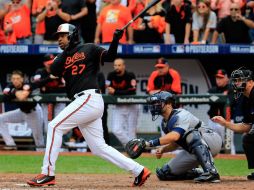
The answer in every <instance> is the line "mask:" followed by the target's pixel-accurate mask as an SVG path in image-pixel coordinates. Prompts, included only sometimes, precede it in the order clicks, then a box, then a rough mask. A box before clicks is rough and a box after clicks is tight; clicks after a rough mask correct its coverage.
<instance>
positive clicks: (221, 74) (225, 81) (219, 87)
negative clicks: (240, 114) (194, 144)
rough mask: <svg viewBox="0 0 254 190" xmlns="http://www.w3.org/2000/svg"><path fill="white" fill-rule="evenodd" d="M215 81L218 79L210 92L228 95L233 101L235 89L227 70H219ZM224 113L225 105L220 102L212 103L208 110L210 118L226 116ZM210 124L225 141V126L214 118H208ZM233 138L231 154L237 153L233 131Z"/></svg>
mask: <svg viewBox="0 0 254 190" xmlns="http://www.w3.org/2000/svg"><path fill="white" fill-rule="evenodd" d="M215 81H216V86H213V87H212V88H210V89H209V90H208V93H210V94H223V95H227V96H228V98H229V101H230V102H231V103H233V90H232V89H231V88H230V85H229V78H228V75H227V72H226V71H225V70H223V69H219V70H217V72H216V74H215ZM224 113H225V105H224V104H220V103H212V104H211V105H210V109H209V110H208V115H209V117H210V118H212V117H214V116H216V115H221V116H223V117H225V114H224ZM208 125H209V127H211V128H212V129H213V130H214V131H215V132H217V133H218V134H219V135H220V136H221V139H222V142H223V143H224V140H225V128H224V127H223V126H221V125H220V124H218V123H214V122H213V121H212V120H208ZM231 139H232V140H231V154H235V146H234V141H233V133H232V137H231Z"/></svg>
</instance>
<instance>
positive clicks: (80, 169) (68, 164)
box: [0, 155, 249, 176]
mask: <svg viewBox="0 0 254 190" xmlns="http://www.w3.org/2000/svg"><path fill="white" fill-rule="evenodd" d="M42 160H43V156H41V155H0V173H39V172H40V168H41V164H42ZM167 161H168V158H162V159H160V160H157V159H155V158H154V157H141V158H139V159H137V162H139V163H140V164H142V165H144V166H146V167H148V168H149V169H151V170H152V171H153V172H154V171H155V169H156V167H160V166H162V165H163V164H164V163H166V162H167ZM215 164H216V167H217V168H218V170H219V172H220V174H221V175H222V176H245V175H247V174H248V173H249V171H248V169H247V163H246V160H225V159H215ZM56 172H57V173H94V174H96V173H100V174H107V173H109V174H115V173H126V172H125V171H124V170H122V169H119V168H118V167H116V166H115V165H113V164H111V163H109V162H107V161H104V160H102V159H101V158H99V157H96V156H62V155H61V156H59V159H58V161H57V165H56Z"/></svg>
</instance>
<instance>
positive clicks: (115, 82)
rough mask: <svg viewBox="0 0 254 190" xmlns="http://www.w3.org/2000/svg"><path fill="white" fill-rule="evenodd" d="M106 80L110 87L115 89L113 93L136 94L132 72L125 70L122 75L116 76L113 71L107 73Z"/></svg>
mask: <svg viewBox="0 0 254 190" xmlns="http://www.w3.org/2000/svg"><path fill="white" fill-rule="evenodd" d="M107 80H108V81H109V82H110V85H109V86H110V87H112V88H114V89H115V93H114V94H115V95H134V94H136V85H137V82H136V77H135V75H134V73H132V72H128V71H125V72H124V74H123V75H122V76H118V75H117V73H116V72H115V71H113V72H110V73H109V74H108V77H107Z"/></svg>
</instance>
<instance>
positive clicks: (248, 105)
mask: <svg viewBox="0 0 254 190" xmlns="http://www.w3.org/2000/svg"><path fill="white" fill-rule="evenodd" d="M242 105H243V109H242V111H243V123H248V124H251V125H253V124H254V87H253V88H252V90H251V92H250V96H249V98H247V97H245V96H244V98H243V103H242Z"/></svg>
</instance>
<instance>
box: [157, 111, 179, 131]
mask: <svg viewBox="0 0 254 190" xmlns="http://www.w3.org/2000/svg"><path fill="white" fill-rule="evenodd" d="M179 112H180V111H179V110H173V111H172V113H171V116H169V118H170V119H169V120H168V121H167V122H164V121H162V123H161V128H162V130H163V132H164V133H165V134H168V133H169V132H170V131H172V129H173V127H174V125H175V123H176V122H177V120H178V118H179V116H178V115H177V114H178V113H179Z"/></svg>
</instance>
